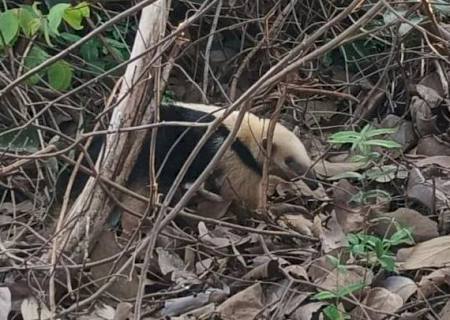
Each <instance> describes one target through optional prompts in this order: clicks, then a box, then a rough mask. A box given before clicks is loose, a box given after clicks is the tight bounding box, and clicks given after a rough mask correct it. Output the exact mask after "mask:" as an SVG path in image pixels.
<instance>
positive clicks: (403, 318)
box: [398, 308, 429, 320]
mask: <svg viewBox="0 0 450 320" xmlns="http://www.w3.org/2000/svg"><path fill="white" fill-rule="evenodd" d="M428 312H429V310H427V309H425V308H424V309H421V310H418V311H416V312H404V313H402V314H401V315H400V317H399V318H398V320H418V319H425V318H423V316H424V315H425V314H427V313H428Z"/></svg>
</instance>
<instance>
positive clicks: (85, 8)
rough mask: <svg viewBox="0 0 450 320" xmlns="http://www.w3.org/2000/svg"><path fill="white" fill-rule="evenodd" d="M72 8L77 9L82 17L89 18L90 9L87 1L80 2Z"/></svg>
mask: <svg viewBox="0 0 450 320" xmlns="http://www.w3.org/2000/svg"><path fill="white" fill-rule="evenodd" d="M73 9H74V10H78V11H79V13H80V15H81V16H82V17H83V18H89V16H90V15H91V10H90V8H89V3H88V2H87V1H83V2H80V3H79V4H77V5H76V6H75V7H74V8H73Z"/></svg>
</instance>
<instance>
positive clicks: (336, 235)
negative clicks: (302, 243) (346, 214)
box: [319, 211, 347, 253]
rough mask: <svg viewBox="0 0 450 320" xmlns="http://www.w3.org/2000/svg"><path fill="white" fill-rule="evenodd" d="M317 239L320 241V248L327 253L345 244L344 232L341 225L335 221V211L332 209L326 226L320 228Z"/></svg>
mask: <svg viewBox="0 0 450 320" xmlns="http://www.w3.org/2000/svg"><path fill="white" fill-rule="evenodd" d="M319 239H320V241H321V243H322V250H323V251H324V252H325V253H329V252H331V251H333V250H335V249H338V248H341V247H344V246H345V245H346V243H347V242H346V238H345V234H344V232H343V231H342V227H341V226H340V224H339V223H338V222H337V218H336V213H335V212H334V211H333V212H332V213H331V217H330V219H329V220H328V223H327V228H323V227H322V228H321V229H320V235H319Z"/></svg>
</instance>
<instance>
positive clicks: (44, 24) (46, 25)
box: [42, 20, 53, 47]
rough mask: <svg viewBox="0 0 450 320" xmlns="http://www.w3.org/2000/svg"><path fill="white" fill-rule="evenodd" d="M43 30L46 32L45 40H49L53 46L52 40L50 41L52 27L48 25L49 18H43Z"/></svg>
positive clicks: (49, 43)
mask: <svg viewBox="0 0 450 320" xmlns="http://www.w3.org/2000/svg"><path fill="white" fill-rule="evenodd" d="M42 31H43V32H44V38H45V42H47V44H48V45H49V46H50V47H53V44H52V42H51V41H50V32H51V31H50V28H49V26H48V20H42Z"/></svg>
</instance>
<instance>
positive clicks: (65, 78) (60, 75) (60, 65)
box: [47, 60, 73, 90]
mask: <svg viewBox="0 0 450 320" xmlns="http://www.w3.org/2000/svg"><path fill="white" fill-rule="evenodd" d="M72 75H73V69H72V66H71V65H70V64H68V63H67V62H65V61H63V60H60V61H57V62H55V63H54V64H52V65H51V66H50V67H49V68H48V69H47V76H48V82H49V83H50V85H51V86H52V88H54V89H56V90H66V89H67V88H69V87H70V84H71V83H72Z"/></svg>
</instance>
